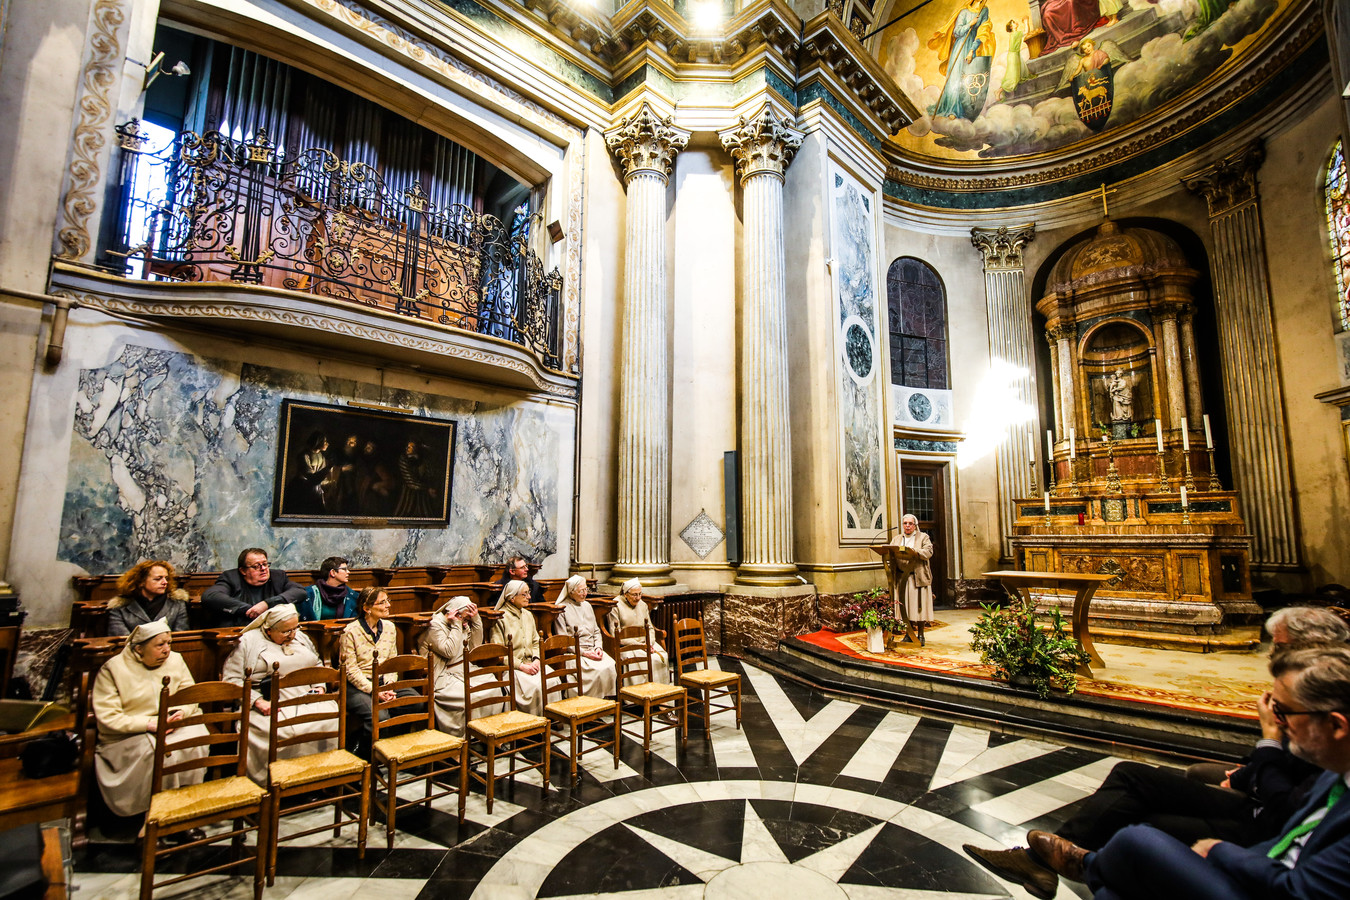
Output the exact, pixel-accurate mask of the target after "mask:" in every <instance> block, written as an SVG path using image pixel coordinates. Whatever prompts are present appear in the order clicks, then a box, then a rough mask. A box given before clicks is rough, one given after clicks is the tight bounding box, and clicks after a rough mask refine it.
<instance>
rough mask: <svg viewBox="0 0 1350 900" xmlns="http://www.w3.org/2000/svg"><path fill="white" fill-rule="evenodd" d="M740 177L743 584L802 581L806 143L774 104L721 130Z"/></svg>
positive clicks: (740, 570)
mask: <svg viewBox="0 0 1350 900" xmlns="http://www.w3.org/2000/svg"><path fill="white" fill-rule="evenodd" d="M719 137H720V138H721V139H722V146H723V147H725V148H726V149H727V150H728V151H730V153H731V157H732V159H734V160H735V162H736V170H737V172H738V173H739V174H740V179H741V192H742V210H743V225H742V229H743V238H742V242H741V272H742V280H741V291H742V295H741V422H740V426H741V427H740V438H741V441H740V443H741V509H742V514H741V559H742V562H741V565H740V567H739V568H738V569H737V570H736V582H737V583H738V584H762V585H784V584H796V583H797V578H796V574H797V565H796V563H795V562H794V561H793V546H792V437H791V430H790V421H789V413H790V410H791V407H790V406H789V404H788V352H787V347H788V341H787V290H786V286H785V272H786V268H787V266H786V263H785V260H784V257H783V173H784V172H785V171H786V170H787V167H788V164H789V163H791V162H792V157H793V155H794V154H795V153H796V152H797V148H798V147H800V146H801V144H802V138H803V135H802V133H801V132H800V131H798V130H796V129H795V128H793V127H792V124H791V121H790V120H789V119H787V118H786V117H784V116H782V115H780V114H778V113H777V112H775V111H774V109H773V108H772V107H770V106H769V105H768V104H765V105H764V106H763V107H761V108H760V110H759V112H757V113H755V114H754V115H753V116H751V117H749V118H748V119H746V118H742V119H741V120H740V123H739V124H738V125H737V126H736V127H735V128H731V129H728V130H727V131H724V132H721V133H720V134H719Z"/></svg>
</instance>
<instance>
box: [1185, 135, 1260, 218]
mask: <svg viewBox="0 0 1350 900" xmlns="http://www.w3.org/2000/svg"><path fill="white" fill-rule="evenodd" d="M1265 158H1266V151H1265V149H1264V148H1263V147H1262V146H1261V145H1260V144H1259V143H1255V144H1250V145H1248V146H1246V147H1243V148H1242V149H1241V150H1239V151H1238V152H1237V153H1234V154H1231V155H1230V156H1226V157H1224V158H1223V159H1221V160H1219V161H1218V162H1216V163H1215V164H1214V165H1212V166H1209V167H1207V168H1205V169H1202V170H1200V171H1199V172H1196V173H1194V174H1191V175H1187V176H1186V177H1185V178H1183V179H1181V183H1182V184H1184V185H1185V186H1186V189H1187V190H1189V191H1191V192H1192V193H1196V194H1199V195H1201V196H1202V197H1204V198H1205V203H1207V204H1208V205H1209V217H1210V218H1211V219H1213V218H1217V217H1219V216H1222V215H1225V214H1226V213H1230V212H1232V211H1233V210H1235V209H1237V208H1238V207H1240V206H1244V205H1246V204H1248V203H1255V202H1256V200H1257V184H1256V172H1257V170H1258V169H1260V168H1261V163H1262V162H1264V161H1265Z"/></svg>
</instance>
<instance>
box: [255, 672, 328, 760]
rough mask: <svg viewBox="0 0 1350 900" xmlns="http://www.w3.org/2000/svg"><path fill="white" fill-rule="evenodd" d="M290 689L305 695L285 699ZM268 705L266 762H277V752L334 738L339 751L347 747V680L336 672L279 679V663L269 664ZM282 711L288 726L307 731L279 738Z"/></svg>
mask: <svg viewBox="0 0 1350 900" xmlns="http://www.w3.org/2000/svg"><path fill="white" fill-rule="evenodd" d="M291 688H303V689H304V692H303V693H300V692H296V694H295V696H292V697H284V696H283V694H285V693H286V692H287V691H288V690H290V689H291ZM334 701H336V704H337V705H336V706H334ZM268 702H270V703H271V704H272V711H271V715H270V716H269V717H268V719H269V722H270V727H269V731H268V738H267V761H268V762H276V759H277V752H278V751H280V750H281V749H282V748H283V747H290V746H292V745H294V744H308V743H311V742H313V741H321V740H328V739H330V738H336V739H337V746H338V747H339V748H341V747H345V746H347V716H346V715H345V712H346V709H347V679H345V678H343V677H342V673H341V672H339V671H338V670H337V669H334V668H331V667H329V666H314V667H312V668H309V669H300V670H298V671H295V672H291V673H289V674H286V675H282V674H281V663H272V691H271V696H270V697H269V698H268ZM283 710H284V711H285V712H286V716H285V718H286V724H287V725H304V726H307V727H306V728H303V729H292V730H291V732H290V734H289V736H286V737H282V736H281V719H282V715H281V713H282V711H283ZM324 723H326V725H325V724H324Z"/></svg>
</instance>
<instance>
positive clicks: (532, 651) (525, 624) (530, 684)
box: [497, 581, 544, 716]
mask: <svg viewBox="0 0 1350 900" xmlns="http://www.w3.org/2000/svg"><path fill="white" fill-rule="evenodd" d="M529 602H530V586H529V585H528V584H526V583H525V582H523V581H508V582H507V583H506V587H504V588H502V593H501V596H499V597H498V598H497V609H499V610H501V613H502V618H501V623H500V624H499V625H498V627H499V628H500V629H501V634H502V643H503V644H504V643H506V642H507V640H508V639H509V640H510V641H511V653H512V663H513V664H514V665H515V669H516V708H517V709H519V710H520V711H521V712H527V713H529V714H530V715H533V716H541V715H543V714H544V687H543V684H542V682H541V681H540V677H541V676H540V675H539V628H538V626H537V625H535V623H534V613H532V612H530V611H529V610H528V609H526V608H525V607H526V605H528V604H529Z"/></svg>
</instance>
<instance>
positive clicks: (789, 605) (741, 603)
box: [703, 584, 819, 656]
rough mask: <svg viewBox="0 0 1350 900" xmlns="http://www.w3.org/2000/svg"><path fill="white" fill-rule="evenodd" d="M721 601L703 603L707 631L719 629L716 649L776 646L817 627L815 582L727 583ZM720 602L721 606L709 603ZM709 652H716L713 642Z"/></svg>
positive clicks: (732, 650) (740, 650)
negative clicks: (778, 583) (767, 585)
mask: <svg viewBox="0 0 1350 900" xmlns="http://www.w3.org/2000/svg"><path fill="white" fill-rule="evenodd" d="M721 591H722V593H723V595H724V596H723V597H722V598H721V600H720V603H718V602H717V601H713V600H710V601H709V602H708V603H706V604H704V610H703V617H704V618H703V627H704V631H705V633H709V632H713V631H716V632H718V637H719V638H720V640H719V647H718V650H717V652H719V653H725V654H728V655H730V656H740V655H741V654H743V653H744V652H745V651H746V650H747V649H750V648H754V649H758V650H774V649H776V648H777V647H778V642H779V641H781V640H783V639H784V638H789V637H796V636H797V635H799V634H806V633H808V632H811V631H815V630H816V628H817V627H818V619H819V617H818V615H817V611H816V586H815V585H813V584H796V585H789V586H784V587H758V586H754V585H748V584H724V585H722V586H721ZM713 606H719V607H720V608H718V609H712V608H710V607H713ZM708 652H709V654H711V653H713V649H712V647H711V646H710V647H709V648H708Z"/></svg>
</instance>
